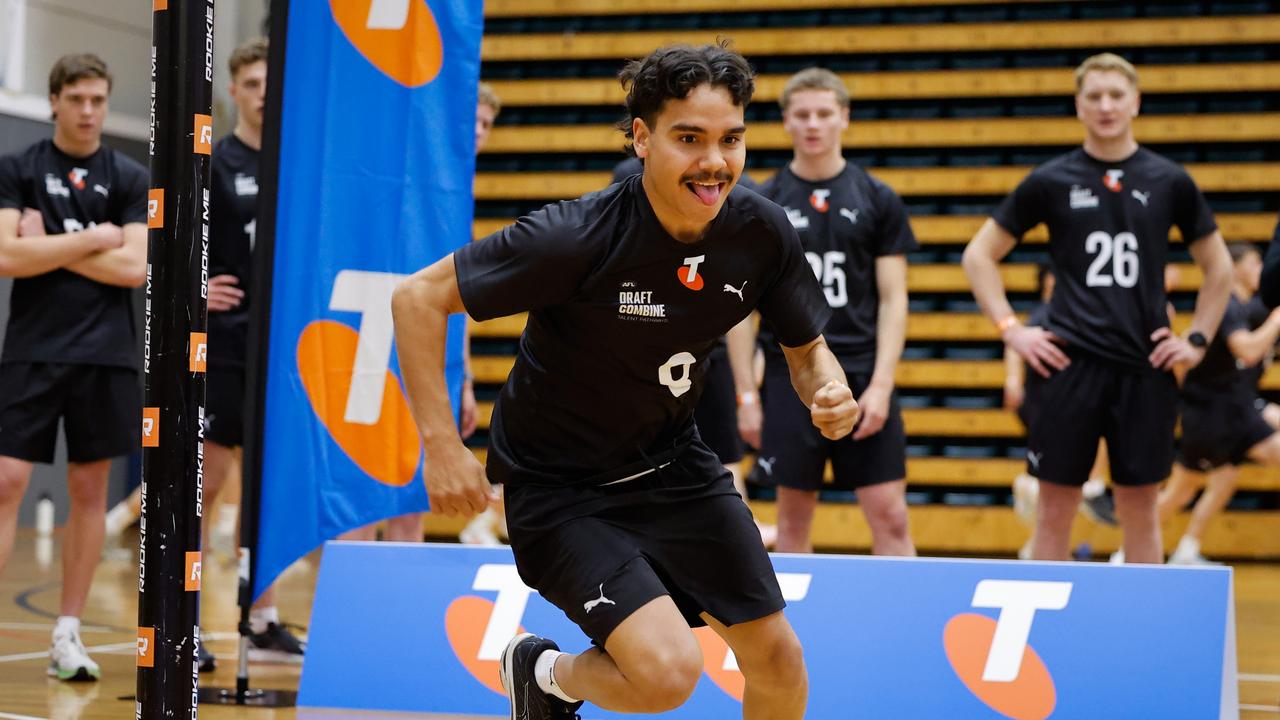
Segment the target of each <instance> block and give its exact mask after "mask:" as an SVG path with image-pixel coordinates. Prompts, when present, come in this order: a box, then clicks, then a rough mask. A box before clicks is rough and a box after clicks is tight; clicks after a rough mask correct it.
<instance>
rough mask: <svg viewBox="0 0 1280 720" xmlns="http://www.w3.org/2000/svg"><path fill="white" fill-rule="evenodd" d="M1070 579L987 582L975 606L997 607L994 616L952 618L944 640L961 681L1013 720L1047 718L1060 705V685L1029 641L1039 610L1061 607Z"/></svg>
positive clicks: (977, 593) (977, 594)
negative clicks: (1061, 580) (1057, 686)
mask: <svg viewBox="0 0 1280 720" xmlns="http://www.w3.org/2000/svg"><path fill="white" fill-rule="evenodd" d="M1070 598H1071V583H1069V582H1042V581H1029V580H983V581H981V582H979V583H978V586H977V588H975V590H974V593H973V606H974V607H980V608H998V609H999V610H1000V615H999V617H998V618H997V619H995V620H993V619H991V618H990V617H988V616H986V615H981V614H978V613H961V614H959V615H956V616H955V617H953V618H951V620H950V621H948V622H947V626H946V628H945V629H944V630H943V633H942V644H943V647H944V649H945V650H946V654H947V661H948V662H949V663H950V664H951V669H952V670H953V671H955V673H956V675H957V676H958V677H959V678H960V681H961V682H963V683H964V686H965V687H966V688H968V690H969V692H971V693H973V695H974V697H976V698H978V699H979V700H981V701H982V702H983V704H985V705H986V706H987V707H989V708H991V709H992V710H995V711H996V712H998V713H1000V714H1002V715H1004V716H1005V717H1008V718H1011V719H1012V720H1045V719H1046V718H1048V717H1049V716H1050V715H1052V714H1053V710H1054V708H1055V707H1057V704H1058V695H1057V688H1056V687H1055V685H1054V682H1053V676H1052V675H1051V674H1050V672H1049V668H1048V667H1047V666H1046V665H1045V663H1044V660H1042V659H1041V658H1040V655H1039V654H1038V653H1037V652H1036V650H1035V648H1034V647H1032V645H1031V643H1030V636H1031V631H1032V626H1033V622H1034V620H1035V615H1036V612H1037V611H1039V610H1062V609H1063V608H1065V607H1066V606H1067V601H1068V600H1069V599H1070Z"/></svg>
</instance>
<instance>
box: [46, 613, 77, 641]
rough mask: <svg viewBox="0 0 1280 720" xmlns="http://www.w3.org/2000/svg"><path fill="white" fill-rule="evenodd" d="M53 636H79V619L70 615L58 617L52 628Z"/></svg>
mask: <svg viewBox="0 0 1280 720" xmlns="http://www.w3.org/2000/svg"><path fill="white" fill-rule="evenodd" d="M53 634H54V635H55V636H56V635H67V634H71V635H79V634H80V618H78V617H74V616H72V615H59V616H58V622H57V623H56V624H55V625H54V626H53Z"/></svg>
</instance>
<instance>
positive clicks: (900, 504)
mask: <svg viewBox="0 0 1280 720" xmlns="http://www.w3.org/2000/svg"><path fill="white" fill-rule="evenodd" d="M858 504H859V505H861V506H862V514H863V515H864V516H866V518H867V525H869V526H871V552H873V553H875V554H876V555H899V556H906V557H914V556H915V554H916V547H915V545H913V544H912V543H911V532H910V527H909V523H908V520H907V481H906V480H894V481H893V482H886V483H878V484H876V485H868V486H867V487H862V488H858Z"/></svg>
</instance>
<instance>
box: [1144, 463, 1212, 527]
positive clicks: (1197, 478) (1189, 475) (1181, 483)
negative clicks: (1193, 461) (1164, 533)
mask: <svg viewBox="0 0 1280 720" xmlns="http://www.w3.org/2000/svg"><path fill="white" fill-rule="evenodd" d="M1202 484H1204V473H1200V472H1195V471H1194V470H1189V469H1187V468H1185V467H1183V466H1182V465H1181V464H1180V463H1174V464H1173V474H1172V475H1170V476H1169V480H1168V481H1166V482H1165V484H1164V487H1162V488H1160V495H1159V497H1158V498H1157V500H1156V507H1157V508H1158V512H1159V513H1160V521H1161V522H1164V521H1166V520H1168V519H1169V518H1171V517H1173V516H1174V515H1175V514H1176V513H1177V512H1178V511H1179V510H1181V509H1182V508H1184V507H1186V506H1187V503H1189V502H1191V498H1193V497H1195V494H1196V490H1197V489H1199V487H1200V486H1201V485H1202Z"/></svg>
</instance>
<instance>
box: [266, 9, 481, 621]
mask: <svg viewBox="0 0 1280 720" xmlns="http://www.w3.org/2000/svg"><path fill="white" fill-rule="evenodd" d="M283 20H284V21H285V22H287V41H286V50H285V52H286V56H285V58H286V59H285V68H284V82H283V93H284V97H283V100H282V103H283V104H282V110H281V118H282V119H281V123H280V152H279V181H278V200H277V203H276V215H277V221H276V229H275V245H274V265H273V270H272V274H271V275H272V293H271V298H272V299H271V303H272V305H271V313H270V318H271V319H270V340H269V343H270V345H269V351H268V352H269V354H268V361H267V365H266V370H265V372H266V375H267V379H266V397H265V408H264V412H265V419H264V421H263V422H264V425H263V427H264V430H263V436H262V447H263V460H262V492H261V519H260V523H259V539H258V546H257V556H256V561H257V569H256V572H255V577H254V588H253V590H254V596H255V597H256V596H257V595H259V594H260V593H261V592H262V591H263V589H265V588H266V587H267V586H268V585H270V583H271V582H272V580H273V579H274V578H275V577H276V576H277V575H279V574H280V572H281V571H283V570H284V569H285V568H286V567H288V565H289V564H290V563H292V562H293V561H294V560H296V559H297V558H299V557H301V556H302V555H304V554H306V553H307V552H308V551H310V550H312V549H314V548H316V547H318V546H319V545H320V544H321V543H323V542H324V541H325V540H326V539H328V538H332V537H334V536H336V535H337V534H339V533H341V532H343V531H345V530H348V529H351V528H355V527H359V526H361V525H364V524H367V523H369V522H372V521H376V520H379V519H381V518H385V517H390V516H394V515H399V514H402V513H407V512H413V511H418V510H425V509H426V507H427V497H426V491H425V488H424V486H423V484H422V482H421V475H420V469H421V461H422V460H421V459H422V448H421V441H420V439H419V436H418V432H417V430H416V429H415V427H414V424H413V421H412V419H411V417H410V415H409V409H408V404H407V401H406V399H405V395H404V390H403V384H402V382H401V378H400V375H399V366H398V363H397V361H396V355H395V350H394V348H393V342H392V340H393V331H392V322H391V302H390V301H391V292H392V290H393V289H394V288H395V286H396V284H397V282H398V281H399V280H400V279H402V278H403V277H404V276H406V275H408V274H410V273H413V272H415V271H416V270H418V269H420V268H422V267H425V266H427V265H429V264H431V263H432V262H434V261H436V260H438V259H440V258H441V257H443V256H445V255H446V254H448V253H450V252H452V251H453V250H455V249H456V248H458V247H460V246H461V245H463V244H464V243H466V242H468V241H469V240H470V238H471V213H472V193H471V188H472V179H473V176H474V172H475V132H474V127H475V107H476V84H477V82H478V80H479V65H480V35H481V29H482V23H483V15H482V5H481V3H480V2H479V1H478V0H473V1H470V2H468V1H466V0H429V2H427V1H425V0H328V1H327V2H326V1H325V0H292V2H290V3H289V9H288V12H287V18H284V19H283ZM463 328H464V325H463V318H462V317H461V316H455V317H454V318H453V319H452V321H451V323H450V325H449V346H448V355H447V370H446V375H447V379H448V383H449V390H450V394H451V396H453V397H457V396H458V393H459V392H460V388H461V382H462V339H463Z"/></svg>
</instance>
